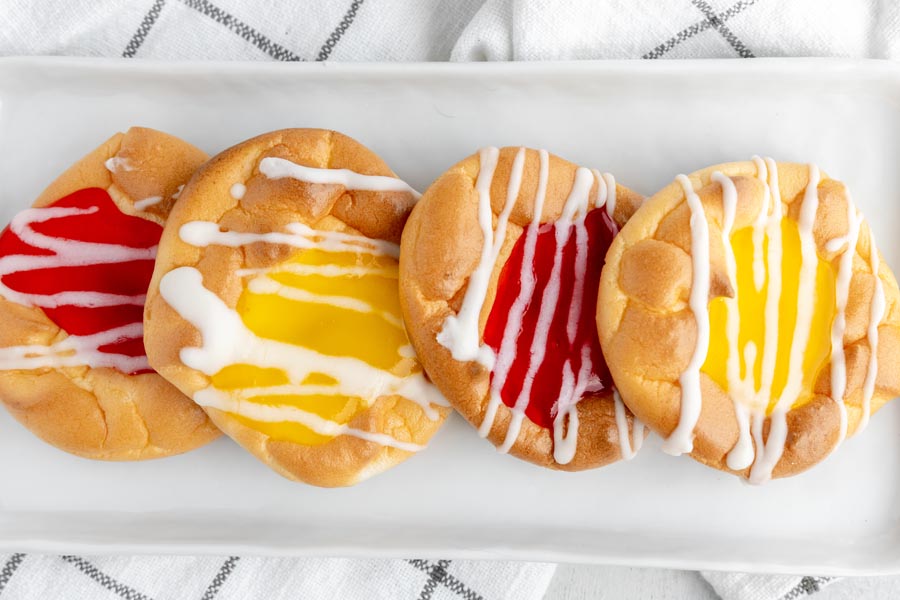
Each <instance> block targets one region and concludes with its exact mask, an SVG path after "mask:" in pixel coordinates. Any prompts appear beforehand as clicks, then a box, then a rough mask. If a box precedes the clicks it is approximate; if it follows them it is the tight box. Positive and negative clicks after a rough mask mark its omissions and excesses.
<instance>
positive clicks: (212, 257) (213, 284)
mask: <svg viewBox="0 0 900 600" xmlns="http://www.w3.org/2000/svg"><path fill="white" fill-rule="evenodd" d="M417 197H418V194H417V193H416V192H415V191H414V190H413V189H412V188H410V187H409V186H408V185H407V184H406V183H404V182H403V181H401V180H400V179H398V178H397V177H396V175H394V173H393V172H392V171H391V170H390V169H389V168H388V167H387V166H386V165H385V164H384V162H383V161H382V160H381V159H380V158H378V157H377V156H376V155H375V154H374V153H373V152H372V151H370V150H369V149H367V148H365V147H364V146H362V145H361V144H359V143H358V142H356V141H354V140H352V139H350V138H348V137H346V136H344V135H342V134H340V133H337V132H332V131H325V130H317V129H287V130H282V131H276V132H272V133H268V134H264V135H261V136H259V137H256V138H253V139H251V140H248V141H246V142H243V143H241V144H238V145H236V146H234V147H232V148H230V149H228V150H226V151H225V152H223V153H221V154H219V155H218V156H216V157H214V158H213V159H211V160H210V161H209V162H208V163H207V164H206V165H204V166H203V167H202V168H201V169H200V170H199V171H198V172H197V173H196V175H195V176H194V177H193V179H191V181H190V183H189V184H188V185H187V187H186V188H185V189H184V191H183V192H182V197H181V200H180V201H179V204H178V205H177V207H176V209H175V211H174V212H173V214H172V217H171V218H170V220H169V223H168V224H167V226H166V230H165V233H164V235H163V239H162V242H161V244H160V252H159V258H158V259H157V265H156V271H155V273H154V276H153V281H152V283H151V285H150V291H149V293H148V300H147V309H146V313H145V327H146V332H147V334H146V336H147V351H148V356H149V357H150V364H151V365H153V367H154V368H155V369H157V370H158V371H159V372H160V373H162V374H163V376H164V377H166V378H167V379H169V380H170V381H171V382H173V383H174V384H175V385H176V386H178V387H179V388H180V389H181V390H182V391H183V392H184V393H185V394H187V395H189V396H191V397H192V398H193V399H194V401H196V402H197V403H198V404H199V405H201V406H202V407H203V408H204V409H205V410H206V411H207V412H208V413H209V415H210V417H211V418H212V420H213V422H214V423H216V425H218V426H219V427H220V428H221V429H222V430H223V431H224V432H225V433H227V434H228V435H230V436H231V437H232V438H234V439H235V440H236V441H237V442H238V443H240V444H241V445H242V446H243V447H244V448H246V449H247V450H249V451H250V452H251V453H253V454H254V455H255V456H257V457H258V458H259V459H260V460H262V461H263V462H265V463H266V464H268V465H269V466H270V467H271V468H272V469H274V470H275V471H277V472H278V473H281V474H282V475H284V476H286V477H289V478H292V479H298V480H302V481H305V482H308V483H312V484H315V485H320V486H341V485H350V484H353V483H356V482H358V481H361V480H363V479H365V478H367V477H369V476H371V475H374V474H376V473H379V472H381V471H383V470H385V469H387V468H389V467H391V466H393V465H395V464H397V463H398V462H400V461H402V460H404V459H405V458H407V457H409V456H410V455H411V454H412V453H414V452H416V451H418V450H421V449H422V448H423V447H424V445H425V444H426V443H427V442H428V440H429V439H430V438H431V436H432V435H433V434H434V433H435V432H436V431H437V429H438V427H439V426H440V425H441V423H442V422H443V420H444V418H445V417H446V415H447V413H448V412H449V411H448V409H447V408H445V404H446V402H445V401H444V399H443V398H442V397H441V395H440V394H439V393H438V392H437V390H436V389H435V388H434V387H433V386H432V385H431V383H430V382H429V381H428V380H427V379H426V377H425V374H424V372H423V370H422V367H421V366H420V364H419V362H418V360H417V359H416V356H415V353H414V352H413V349H412V347H411V346H410V345H409V341H408V339H407V336H406V332H405V329H404V325H403V321H402V317H401V313H400V306H399V298H398V291H397V277H398V274H397V273H398V265H397V260H398V254H399V246H398V243H399V241H400V233H401V231H402V229H403V225H404V223H405V222H406V218H407V216H408V214H409V211H410V210H411V209H412V207H413V205H414V203H415V201H416V199H417Z"/></svg>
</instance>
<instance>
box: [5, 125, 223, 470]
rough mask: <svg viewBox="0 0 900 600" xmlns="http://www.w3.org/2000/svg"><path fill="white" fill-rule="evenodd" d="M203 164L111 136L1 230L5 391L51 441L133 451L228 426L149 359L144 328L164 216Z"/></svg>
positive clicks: (171, 143) (174, 150)
mask: <svg viewBox="0 0 900 600" xmlns="http://www.w3.org/2000/svg"><path fill="white" fill-rule="evenodd" d="M205 160H206V156H205V154H204V153H203V152H202V151H200V150H198V149H197V148H195V147H193V146H191V145H190V144H188V143H186V142H184V141H182V140H180V139H178V138H175V137H172V136H170V135H167V134H164V133H161V132H158V131H154V130H152V129H142V128H133V129H130V130H129V131H128V132H127V133H125V134H121V133H119V134H116V135H114V136H113V137H111V138H110V139H109V140H107V141H106V142H104V143H103V145H101V146H100V147H99V148H97V149H96V150H94V151H93V152H91V153H90V154H88V155H87V156H86V157H84V158H83V159H82V160H81V161H79V162H78V163H76V164H75V165H74V166H73V167H71V168H70V169H69V170H68V171H66V172H65V173H63V174H62V175H61V176H60V177H59V179H57V180H56V181H55V182H53V183H52V184H51V185H50V187H48V188H47V189H46V190H45V191H44V192H43V193H42V194H41V195H40V196H39V197H38V199H37V200H36V201H35V202H34V204H33V206H32V208H29V209H26V210H24V211H22V212H20V213H19V214H17V215H16V216H15V217H14V218H13V219H12V221H11V222H10V224H9V226H8V227H7V228H6V229H5V230H3V232H2V234H0V319H2V321H3V324H4V327H3V328H2V329H0V400H2V402H3V403H4V404H5V405H6V407H7V409H9V411H10V413H12V415H13V416H14V417H15V418H16V419H18V420H19V421H20V422H21V423H23V424H24V425H25V426H26V427H28V428H29V429H30V430H31V431H33V432H34V433H35V434H37V435H38V436H39V437H40V438H42V439H43V440H45V441H46V442H49V443H50V444H53V445H54V446H57V447H59V448H61V449H63V450H66V451H68V452H71V453H73V454H77V455H80V456H84V457H88V458H96V459H107V460H136V459H145V458H155V457H160V456H166V455H170V454H176V453H179V452H184V451H187V450H191V449H193V448H196V447H197V446H200V445H202V444H205V443H207V442H209V441H210V440H212V439H214V438H215V437H217V436H218V435H219V432H218V430H217V429H216V428H215V427H214V426H213V425H212V424H211V423H210V422H209V421H208V419H207V418H206V415H205V413H204V412H203V411H202V410H201V409H200V408H199V407H198V406H196V405H195V404H194V403H193V402H191V400H190V399H189V398H187V397H186V396H184V395H183V394H181V392H179V391H178V390H177V389H176V388H175V387H174V386H172V385H171V384H169V383H168V382H167V381H165V380H164V379H163V378H162V377H160V376H159V375H157V374H156V373H155V372H154V371H153V370H152V369H151V368H150V366H149V365H148V363H147V357H146V355H145V353H144V343H143V333H142V332H143V313H144V297H145V295H146V292H147V286H148V285H149V283H150V277H151V276H152V274H153V266H154V261H155V256H156V246H157V244H158V242H159V238H160V236H161V234H162V224H163V222H164V220H165V218H166V216H167V215H168V212H169V209H170V208H171V206H172V204H173V203H174V201H175V197H176V196H177V195H178V192H179V191H180V189H181V186H182V185H183V184H184V183H185V182H186V181H187V180H188V179H189V178H190V176H191V174H192V173H193V172H194V170H196V168H197V167H198V166H200V164H202V163H203V162H204V161H205Z"/></svg>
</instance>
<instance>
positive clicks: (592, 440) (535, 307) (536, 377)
mask: <svg viewBox="0 0 900 600" xmlns="http://www.w3.org/2000/svg"><path fill="white" fill-rule="evenodd" d="M640 201H641V197H640V196H639V195H638V194H636V193H634V192H632V191H631V190H629V189H627V188H625V187H623V186H620V185H617V184H616V182H615V180H614V179H613V177H612V176H611V175H609V174H601V173H600V172H598V171H596V170H592V169H587V168H584V167H579V166H577V165H575V164H572V163H570V162H568V161H565V160H563V159H561V158H559V157H556V156H553V155H551V154H549V153H547V152H546V151H544V150H531V149H526V148H503V149H499V150H498V149H497V148H485V149H483V150H481V151H480V152H479V153H478V154H476V155H474V156H471V157H469V158H467V159H465V160H463V161H462V162H460V163H458V164H457V165H455V166H454V167H452V168H451V169H450V170H449V171H447V172H446V173H445V174H444V175H442V176H441V177H440V178H439V179H438V180H437V181H436V182H435V183H434V184H432V186H431V187H430V188H429V189H428V191H427V192H426V193H425V195H424V196H423V197H422V199H421V200H420V202H419V204H418V205H417V206H416V208H415V209H414V210H413V213H412V216H411V217H410V219H409V222H408V224H407V226H406V229H405V230H404V233H403V240H402V246H401V255H400V288H401V300H402V306H403V310H404V320H405V322H406V324H407V327H408V329H409V330H410V337H411V339H412V342H413V345H414V347H415V348H416V351H417V353H418V355H419V356H420V357H421V360H422V362H423V363H424V365H425V368H426V370H427V372H428V373H429V375H430V377H431V378H432V379H433V381H434V382H435V383H436V384H437V386H438V387H439V388H440V389H441V391H442V392H443V393H444V395H445V396H446V397H447V399H448V400H449V401H450V402H451V404H453V405H454V406H455V407H456V408H457V409H458V410H459V411H460V412H461V413H462V414H463V416H465V417H466V419H468V420H469V421H470V422H471V423H472V424H473V425H475V426H476V427H478V429H479V432H480V433H481V435H482V436H484V437H487V438H488V439H490V440H491V441H492V442H493V443H494V444H495V445H497V446H498V448H499V449H500V450H501V451H503V452H510V453H511V454H513V455H515V456H517V457H519V458H523V459H525V460H528V461H531V462H534V463H536V464H539V465H542V466H546V467H550V468H556V469H565V470H579V469H586V468H592V467H597V466H601V465H604V464H607V463H610V462H613V461H615V460H618V459H620V458H622V457H623V456H625V457H630V456H631V455H632V454H633V452H634V449H635V447H637V446H639V444H640V442H641V441H642V439H643V427H640V428H639V429H640V431H639V432H638V433H637V434H633V432H632V430H633V429H634V428H635V425H634V421H633V419H632V417H631V415H630V413H628V412H627V409H626V408H625V407H624V405H623V404H622V403H621V402H620V401H619V400H618V398H617V396H616V395H615V394H614V389H613V384H612V380H611V378H610V375H609V371H608V369H607V367H606V363H605V362H604V359H603V353H602V352H601V349H600V343H599V340H598V336H597V330H596V325H595V322H594V317H593V315H594V314H595V312H596V302H597V286H598V284H599V280H600V270H601V267H602V265H603V260H604V257H605V255H606V250H607V248H608V247H609V245H610V243H611V241H612V239H613V237H614V236H615V234H616V232H617V231H618V228H619V226H621V224H623V223H624V222H625V221H626V220H627V218H628V217H629V216H630V215H631V213H632V212H633V211H634V210H635V209H636V208H637V206H638V205H639V204H640Z"/></svg>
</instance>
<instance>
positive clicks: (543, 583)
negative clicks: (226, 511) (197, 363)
mask: <svg viewBox="0 0 900 600" xmlns="http://www.w3.org/2000/svg"><path fill="white" fill-rule="evenodd" d="M0 559H2V560H3V563H2V564H3V565H4V566H3V568H2V570H0V598H3V599H4V600H7V599H8V598H12V599H15V600H50V599H54V598H65V599H66V600H77V599H81V598H83V599H85V600H123V599H124V600H165V599H171V600H181V599H191V600H212V599H213V598H215V599H216V600H251V599H254V598H260V599H265V600H282V599H284V600H288V599H294V598H303V599H304V600H307V599H313V600H317V599H325V598H334V599H340V600H400V599H406V598H410V599H416V598H419V599H424V600H428V599H431V600H477V599H480V598H484V599H485V600H486V599H488V598H509V599H510V600H518V599H526V600H538V599H539V598H541V597H542V596H543V595H544V590H546V589H547V586H548V585H549V583H550V578H551V577H552V576H553V566H552V565H542V564H536V563H531V564H529V563H509V562H491V561H449V560H442V561H428V560H350V559H342V558H306V559H296V558H258V557H242V558H239V557H236V556H233V557H187V556H128V557H126V556H119V557H116V556H107V557H99V556H98V557H89V556H70V555H65V556H43V555H38V554H29V555H24V554H13V555H9V556H4V557H0Z"/></svg>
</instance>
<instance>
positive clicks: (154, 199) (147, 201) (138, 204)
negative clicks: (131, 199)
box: [134, 196, 162, 210]
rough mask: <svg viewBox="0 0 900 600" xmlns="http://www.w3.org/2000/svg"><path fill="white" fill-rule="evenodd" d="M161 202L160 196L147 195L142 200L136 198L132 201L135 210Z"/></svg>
mask: <svg viewBox="0 0 900 600" xmlns="http://www.w3.org/2000/svg"><path fill="white" fill-rule="evenodd" d="M160 202H162V196H149V197H147V198H144V199H143V200H136V201H135V203H134V209H135V210H144V209H147V208H150V207H151V206H154V205H156V204H159V203H160Z"/></svg>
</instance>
